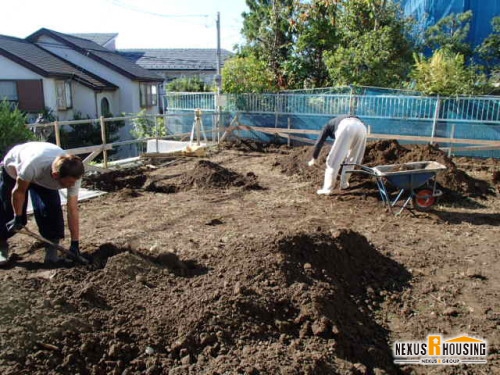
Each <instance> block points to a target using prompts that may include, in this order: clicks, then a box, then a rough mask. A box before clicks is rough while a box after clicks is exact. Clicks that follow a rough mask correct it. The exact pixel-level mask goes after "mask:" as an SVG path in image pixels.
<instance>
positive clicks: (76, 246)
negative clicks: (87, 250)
mask: <svg viewBox="0 0 500 375" xmlns="http://www.w3.org/2000/svg"><path fill="white" fill-rule="evenodd" d="M69 251H70V252H71V254H73V255H74V256H75V257H79V256H80V242H78V241H71V245H70V247H69Z"/></svg>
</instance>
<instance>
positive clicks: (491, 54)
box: [476, 16, 500, 71]
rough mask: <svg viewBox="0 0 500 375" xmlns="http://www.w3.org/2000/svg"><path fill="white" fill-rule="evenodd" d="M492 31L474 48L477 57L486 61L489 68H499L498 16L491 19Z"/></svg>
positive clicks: (499, 38) (499, 24) (499, 29)
mask: <svg viewBox="0 0 500 375" xmlns="http://www.w3.org/2000/svg"><path fill="white" fill-rule="evenodd" d="M491 26H492V29H493V31H492V33H491V34H490V35H489V36H488V37H486V39H484V41H483V43H481V45H480V46H479V47H478V48H477V49H476V52H477V53H478V55H479V57H480V58H481V59H482V60H483V61H484V62H485V63H486V65H487V67H488V68H489V70H490V71H491V70H497V71H498V70H500V68H499V64H500V16H498V17H495V18H493V19H492V21H491Z"/></svg>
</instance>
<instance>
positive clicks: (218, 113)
mask: <svg viewBox="0 0 500 375" xmlns="http://www.w3.org/2000/svg"><path fill="white" fill-rule="evenodd" d="M216 26H217V73H216V75H215V83H216V85H217V92H216V96H215V128H216V129H217V130H216V134H217V138H219V130H218V129H219V128H220V124H221V112H222V110H221V93H222V75H221V64H222V61H221V50H220V12H217V20H216ZM214 135H215V134H214V132H212V141H213V140H214V139H213V138H214V137H213V136H214Z"/></svg>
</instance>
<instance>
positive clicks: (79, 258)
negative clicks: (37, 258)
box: [19, 227, 89, 264]
mask: <svg viewBox="0 0 500 375" xmlns="http://www.w3.org/2000/svg"><path fill="white" fill-rule="evenodd" d="M19 232H20V233H24V234H27V235H28V236H31V237H33V238H35V239H37V240H38V241H42V242H45V243H46V244H49V245H51V246H54V247H55V248H56V249H57V250H59V251H62V252H63V253H64V254H66V255H67V256H68V257H69V258H71V259H73V260H76V261H77V262H79V263H81V264H89V261H88V260H87V259H85V258H84V257H82V256H81V255H75V254H73V253H72V252H71V251H69V249H66V248H65V247H64V246H61V245H59V244H57V243H54V242H52V241H50V240H48V239H46V238H45V237H43V236H41V235H39V234H36V233H35V232H32V231H31V230H29V229H28V228H26V227H23V228H22V229H21V230H20V231H19Z"/></svg>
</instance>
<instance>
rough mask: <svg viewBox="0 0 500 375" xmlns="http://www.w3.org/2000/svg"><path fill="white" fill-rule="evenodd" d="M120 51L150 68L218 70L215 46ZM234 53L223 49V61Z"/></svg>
mask: <svg viewBox="0 0 500 375" xmlns="http://www.w3.org/2000/svg"><path fill="white" fill-rule="evenodd" d="M118 53H120V54H121V55H122V56H125V57H126V58H127V59H130V60H131V61H133V62H135V63H136V64H138V65H140V66H142V67H143V68H145V69H149V70H217V49H215V48H212V49H210V48H205V49H203V48H199V49H197V48H166V49H121V50H119V51H118ZM232 55H233V54H232V53H231V52H229V51H227V50H224V49H222V50H221V61H222V63H223V62H224V61H225V60H227V59H228V58H229V57H231V56H232Z"/></svg>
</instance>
